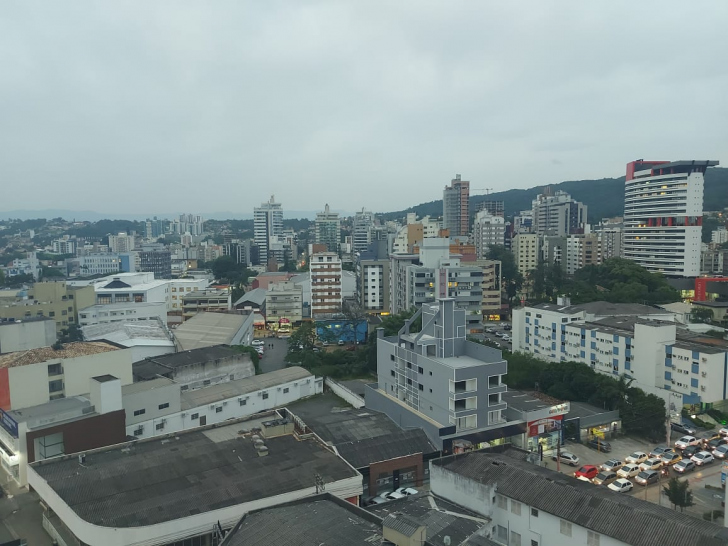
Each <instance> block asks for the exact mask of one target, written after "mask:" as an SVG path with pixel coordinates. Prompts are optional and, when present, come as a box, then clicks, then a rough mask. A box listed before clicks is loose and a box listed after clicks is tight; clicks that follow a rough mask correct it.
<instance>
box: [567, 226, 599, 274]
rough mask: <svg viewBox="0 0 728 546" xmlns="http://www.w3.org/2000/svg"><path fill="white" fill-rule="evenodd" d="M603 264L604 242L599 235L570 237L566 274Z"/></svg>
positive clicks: (568, 240) (568, 239)
mask: <svg viewBox="0 0 728 546" xmlns="http://www.w3.org/2000/svg"><path fill="white" fill-rule="evenodd" d="M600 263H602V241H601V239H600V237H599V235H598V234H596V233H591V234H589V235H570V236H569V237H568V238H567V241H566V273H567V274H569V275H573V274H574V273H575V272H576V270H577V269H581V268H582V267H586V266H587V265H599V264H600Z"/></svg>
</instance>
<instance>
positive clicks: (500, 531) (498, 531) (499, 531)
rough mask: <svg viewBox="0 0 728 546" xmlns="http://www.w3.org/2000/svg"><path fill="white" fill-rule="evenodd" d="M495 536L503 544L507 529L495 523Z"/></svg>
mask: <svg viewBox="0 0 728 546" xmlns="http://www.w3.org/2000/svg"><path fill="white" fill-rule="evenodd" d="M495 536H496V538H497V539H498V540H499V541H501V542H502V543H504V544H505V543H506V542H507V541H508V529H507V528H505V527H503V526H502V525H496V528H495Z"/></svg>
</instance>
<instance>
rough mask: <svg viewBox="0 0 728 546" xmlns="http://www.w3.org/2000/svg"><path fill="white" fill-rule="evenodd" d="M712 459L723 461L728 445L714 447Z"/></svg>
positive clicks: (727, 451)
mask: <svg viewBox="0 0 728 546" xmlns="http://www.w3.org/2000/svg"><path fill="white" fill-rule="evenodd" d="M712 453H713V457H715V458H716V459H725V456H726V453H728V445H726V444H723V445H720V446H718V447H716V448H715V449H714V450H713V451H712Z"/></svg>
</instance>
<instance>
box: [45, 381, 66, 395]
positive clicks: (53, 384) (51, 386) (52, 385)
mask: <svg viewBox="0 0 728 546" xmlns="http://www.w3.org/2000/svg"><path fill="white" fill-rule="evenodd" d="M62 390H63V380H62V379H57V380H56V381H49V382H48V392H49V393H54V392H58V391H62Z"/></svg>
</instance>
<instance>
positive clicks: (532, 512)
mask: <svg viewBox="0 0 728 546" xmlns="http://www.w3.org/2000/svg"><path fill="white" fill-rule="evenodd" d="M531 515H532V516H533V517H534V518H537V517H538V510H536V509H535V508H531Z"/></svg>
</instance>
